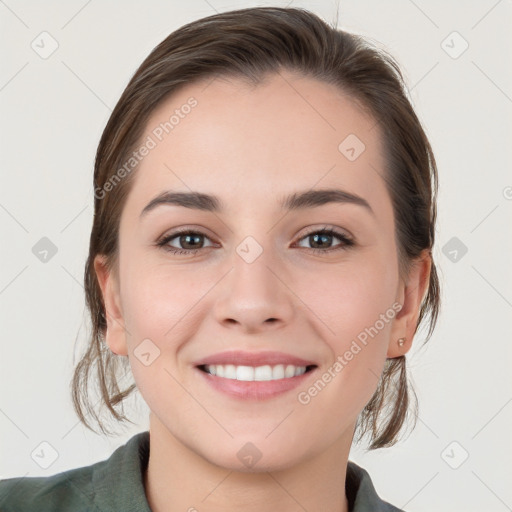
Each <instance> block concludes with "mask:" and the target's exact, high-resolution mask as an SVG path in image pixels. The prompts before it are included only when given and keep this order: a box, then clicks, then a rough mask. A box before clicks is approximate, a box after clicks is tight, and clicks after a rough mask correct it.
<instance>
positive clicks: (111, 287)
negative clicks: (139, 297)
mask: <svg viewBox="0 0 512 512" xmlns="http://www.w3.org/2000/svg"><path fill="white" fill-rule="evenodd" d="M94 270H95V272H96V277H97V279H98V284H99V286H100V289H101V294H102V297H103V302H104V304H105V316H106V319H107V330H106V332H105V342H106V343H107V345H108V346H109V348H110V350H111V351H112V352H113V353H114V354H117V355H122V356H126V355H128V350H127V345H126V330H125V326H124V318H123V312H122V308H121V300H120V294H119V283H118V279H117V277H116V275H115V272H113V271H111V270H109V269H108V268H107V264H106V257H105V256H104V255H102V254H98V255H97V256H96V257H95V258H94Z"/></svg>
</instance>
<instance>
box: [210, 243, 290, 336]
mask: <svg viewBox="0 0 512 512" xmlns="http://www.w3.org/2000/svg"><path fill="white" fill-rule="evenodd" d="M269 252H270V251H266V250H264V251H263V252H262V253H261V254H260V255H259V256H258V257H257V258H256V259H255V260H254V261H252V262H250V263H249V262H248V261H250V260H247V259H244V257H241V256H240V255H239V254H238V253H237V254H234V256H233V258H232V260H231V262H232V268H231V270H230V271H229V272H228V273H227V275H226V276H225V277H224V279H223V280H222V282H221V283H219V289H218V290H217V293H218V295H217V297H216V301H215V305H214V314H215V317H216V320H217V321H218V322H219V323H222V324H224V327H227V328H231V329H239V330H240V331H241V332H244V333H252V334H255V333H258V332H265V331H268V330H275V329H279V328H282V327H283V326H285V325H287V324H289V322H290V321H291V319H292V317H293V314H294V308H293V293H292V292H291V291H290V288H289V287H288V286H287V285H286V275H285V274H286V273H285V272H284V270H283V268H282V266H281V265H280V264H279V262H277V260H275V259H271V258H270V255H269Z"/></svg>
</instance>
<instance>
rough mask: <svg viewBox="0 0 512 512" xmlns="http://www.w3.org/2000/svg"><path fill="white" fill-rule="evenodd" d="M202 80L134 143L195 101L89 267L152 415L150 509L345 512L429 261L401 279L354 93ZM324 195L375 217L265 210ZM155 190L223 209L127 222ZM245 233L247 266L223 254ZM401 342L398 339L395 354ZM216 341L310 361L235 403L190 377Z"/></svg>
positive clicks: (369, 136)
mask: <svg viewBox="0 0 512 512" xmlns="http://www.w3.org/2000/svg"><path fill="white" fill-rule="evenodd" d="M208 83H209V85H208V86H207V87H206V85H207V84H208ZM208 83H206V82H204V83H196V84H193V85H187V86H186V87H185V88H184V89H183V90H181V91H180V92H179V93H177V94H175V95H174V96H172V97H171V98H169V99H167V100H166V101H165V102H164V103H162V104H161V105H160V106H159V107H158V108H157V109H156V110H155V111H154V112H153V113H152V115H151V117H150V119H149V121H148V123H147V125H146V133H145V134H144V135H143V137H142V139H141V140H143V139H145V138H146V137H147V136H148V135H150V134H151V133H152V130H153V129H154V127H156V126H158V124H159V123H160V122H163V121H165V120H168V119H169V116H170V115H171V114H172V113H173V111H174V110H175V109H176V108H179V107H180V106H181V105H183V104H184V103H186V102H187V99H188V98H189V97H190V96H194V97H195V98H196V99H197V101H198V105H197V106H196V107H195V108H194V109H193V110H192V111H191V113H190V114H189V115H188V116H186V118H184V119H182V120H180V124H179V125H177V126H176V127H175V128H174V130H173V131H172V133H171V134H169V135H167V136H166V137H165V138H164V139H163V140H162V141H161V142H160V143H159V144H158V145H157V146H156V147H155V148H154V149H152V150H151V151H150V152H149V154H148V155H147V156H146V157H145V158H144V159H143V160H142V161H141V163H140V165H139V167H138V169H137V171H136V175H135V176H134V178H135V180H134V182H133V188H132V189H131V191H130V193H129V195H128V198H127V201H126V204H125V206H124V209H123V212H122V216H121V221H120V231H119V261H118V266H116V268H115V271H113V272H111V273H109V272H108V270H107V269H106V267H105V261H104V258H103V257H102V256H98V257H97V258H96V260H95V269H96V273H97V276H98V280H99V283H100V287H101V289H102V292H103V296H104V298H105V305H106V310H107V320H108V322H107V323H108V326H107V332H106V342H107V343H108V345H109V347H110V349H111V350H112V351H113V352H115V353H116V354H119V355H120V356H128V357H129V360H130V364H131V368H132V371H133V375H134V378H135V382H136V384H137V386H138V389H139V390H140V393H141V394H142V396H143V398H144V400H145V401H146V402H147V404H148V406H149V408H150V410H151V414H150V452H151V453H150V458H149V465H148V471H147V473H146V475H145V488H146V495H147V498H148V502H149V504H150V506H151V509H152V510H153V511H155V512H167V511H174V510H184V511H185V510H189V509H190V508H191V507H195V508H196V509H197V510H199V511H201V512H202V511H206V510H207V511H212V512H213V511H220V510H222V511H230V510H240V509H241V508H242V509H243V510H245V511H253V510H254V511H259V512H261V511H267V510H268V511H270V510H283V511H292V510H298V509H299V508H300V507H303V508H305V509H306V510H308V511H310V512H312V511H323V512H330V511H338V512H339V511H347V510H348V504H347V500H346V495H345V488H344V482H345V476H346V466H347V461H348V456H349V451H350V447H351V443H352V439H353V435H354V429H355V423H356V420H357V417H358V415H359V413H360V412H361V410H362V409H363V408H364V406H365V405H366V403H367V402H368V401H369V400H370V398H371V397H372V395H373V394H374V392H375V390H376V387H377V384H378V376H379V375H380V374H381V372H382V369H383V366H384V363H385V360H386V358H387V357H388V358H392V357H398V356H400V355H403V354H405V353H406V352H407V351H408V350H409V349H410V347H411V343H412V339H413V335H414V329H415V326H416V323H417V319H418V313H419V308H420V305H421V301H422V299H423V297H424V295H425V292H426V287H427V283H428V276H429V272H430V258H429V256H428V254H427V253H425V254H424V255H422V258H420V259H419V260H418V261H417V262H416V264H415V265H413V267H412V268H411V271H410V273H409V275H408V276H407V278H406V279H405V280H401V279H400V277H399V272H398V258H397V246H396V242H395V235H394V232H395V223H394V215H393V209H392V204H391V199H390V196H389V194H388V191H387V189H386V187H385V184H384V181H383V179H382V177H381V176H380V174H383V173H384V160H383V156H382V155H383V150H382V142H381V139H380V133H379V130H378V125H376V123H375V121H374V120H373V119H372V118H370V117H368V116H367V115H366V114H365V113H364V112H363V111H362V110H361V109H360V108H358V107H357V105H356V104H355V103H354V102H353V101H352V100H351V99H350V97H348V96H346V95H344V94H343V93H342V92H341V91H339V90H338V89H337V88H336V87H334V86H332V85H329V84H325V83H322V82H319V81H316V80H314V79H312V78H304V77H301V76H298V75H295V74H292V73H290V72H286V73H284V72H283V73H282V74H281V75H279V74H276V75H272V76H270V77H269V78H268V79H267V81H266V82H265V83H263V84H260V85H258V86H257V87H250V86H248V85H246V84H244V83H243V82H241V81H239V80H237V79H231V80H227V79H220V78H218V79H216V80H215V81H213V82H211V83H210V81H209V82H208ZM349 134H356V135H357V137H358V138H359V139H360V140H361V141H363V142H364V144H365V146H366V149H365V151H364V152H363V153H362V154H361V155H360V156H359V157H358V158H357V159H356V160H355V161H349V160H348V159H347V158H346V157H345V156H344V155H343V154H342V153H341V152H340V151H339V150H338V146H339V144H340V142H341V141H343V140H344V139H345V138H346V137H347V136H348V135H349ZM331 187H332V188H340V189H343V190H346V191H349V192H351V193H354V194H357V195H359V196H361V197H363V198H364V199H365V200H366V201H367V202H368V203H369V204H370V206H371V208H372V210H373V212H374V214H372V213H371V212H369V211H368V210H367V209H365V208H363V207H361V206H359V205H355V204H337V203H330V204H326V205H323V206H320V207H317V208H309V209H305V210H298V211H290V212H282V211H281V210H280V208H279V202H280V200H281V198H282V197H284V196H285V195H287V194H289V193H292V192H299V191H304V190H310V189H312V188H314V189H320V188H331ZM166 190H175V191H183V192H190V191H192V190H193V191H199V192H203V193H209V194H214V195H217V196H219V198H220V199H222V201H223V202H224V203H225V204H226V206H227V210H226V211H225V212H224V213H211V212H205V211H200V210H192V209H188V208H184V207H180V206H174V205H165V206H160V207H157V208H155V209H154V210H153V211H151V212H149V213H148V214H147V215H146V216H144V217H143V218H142V220H140V219H139V216H140V213H141V211H142V210H143V208H144V207H145V206H146V205H147V204H148V203H149V202H150V201H151V199H153V198H154V197H155V196H156V195H158V194H159V193H161V192H163V191H166ZM325 225H329V227H332V228H335V229H337V230H338V231H340V232H342V233H344V234H347V235H350V236H351V237H352V238H353V239H354V241H355V245H354V246H352V247H348V248H344V249H342V250H337V251H333V250H332V249H331V251H330V252H329V248H331V247H338V246H339V245H340V244H341V243H342V242H341V241H340V240H339V239H338V238H336V237H333V238H330V239H327V241H326V242H324V245H322V244H321V243H320V245H314V240H312V239H311V237H309V236H306V235H308V234H309V233H310V232H312V233H314V230H315V229H317V230H320V229H322V228H323V227H324V226H325ZM178 227H190V228H191V229H192V228H193V229H196V230H199V231H201V232H203V233H205V237H200V238H199V240H198V241H194V240H192V245H189V246H187V245H183V239H182V244H181V245H180V237H179V236H178V237H177V238H174V239H173V241H171V242H169V245H172V246H173V247H175V248H184V247H188V248H190V247H198V248H200V250H199V252H197V253H196V254H192V255H173V254H171V253H170V252H166V251H165V250H164V249H163V248H160V247H157V246H156V245H155V244H156V242H157V241H158V240H159V238H160V237H162V236H163V235H165V234H170V233H172V231H173V229H175V228H178ZM247 236H252V237H253V238H254V239H255V240H256V241H257V243H258V244H259V245H260V246H261V248H262V249H263V252H262V254H261V255H260V256H259V257H258V258H257V259H256V260H255V261H254V262H253V263H250V264H249V263H247V262H246V261H245V260H244V259H243V258H241V257H240V256H239V255H238V254H237V252H236V248H237V247H238V246H239V244H240V243H241V242H242V241H243V240H244V239H245V237H247ZM312 247H324V248H325V249H324V251H325V252H324V253H321V254H320V253H313V252H312V251H311V248H312ZM395 302H398V303H399V304H401V305H403V307H402V310H401V311H400V313H398V315H396V316H395V317H394V318H393V319H392V320H391V321H389V323H387V324H385V327H384V328H383V329H381V330H380V331H379V333H378V335H376V336H375V337H373V338H372V339H370V341H369V342H368V344H367V345H366V346H365V347H364V348H363V349H362V350H361V351H360V352H359V353H358V354H357V355H356V356H354V358H353V359H352V360H351V361H350V362H349V363H348V364H347V365H346V366H345V367H344V368H343V370H342V371H341V372H339V373H338V374H337V375H336V377H335V378H333V379H332V380H331V382H329V383H328V384H327V385H326V386H325V388H324V389H323V390H322V391H321V392H320V393H318V394H317V396H315V397H314V398H312V399H311V401H310V403H308V404H307V405H303V404H301V403H299V402H298V400H297V394H298V393H299V392H300V391H304V390H307V389H308V387H310V386H311V385H312V384H313V383H314V382H315V380H317V379H318V378H319V377H320V376H321V374H322V373H323V372H324V371H326V370H327V369H328V368H329V367H331V366H332V365H333V363H334V362H335V360H336V358H337V357H338V356H339V355H342V354H344V353H345V352H346V350H348V349H349V348H350V345H351V342H352V340H354V339H355V338H356V337H357V335H358V334H359V333H360V332H361V331H363V330H364V329H365V328H366V327H369V326H372V325H374V324H375V322H376V320H378V319H379V315H381V314H382V313H385V312H386V311H387V310H389V308H391V306H392V304H393V303H395ZM270 318H273V319H274V321H267V319H270ZM128 333H129V334H128ZM400 337H405V338H406V339H407V341H406V343H405V345H404V346H402V347H400V346H398V345H397V339H398V338H400ZM147 338H149V339H150V340H151V342H152V343H153V344H154V345H155V346H157V347H158V349H159V350H160V355H159V356H158V357H157V358H156V359H155V360H154V361H153V362H152V363H151V364H150V365H149V366H145V365H144V364H141V362H140V361H139V360H138V358H137V357H135V355H134V350H135V349H136V348H137V346H138V345H139V344H140V343H141V341H142V340H144V339H147ZM227 349H242V350H247V351H262V350H278V351H283V352H287V353H290V354H294V355H297V356H299V357H303V358H305V359H308V360H313V361H315V362H316V364H317V365H318V367H319V368H318V369H317V370H316V371H315V374H314V375H315V376H314V377H313V376H312V375H310V376H309V378H308V380H306V381H305V384H304V385H302V386H300V387H299V388H298V389H295V390H292V391H290V392H287V393H285V394H283V395H280V396H278V397H275V398H272V399H269V400H263V401H243V400H240V399H236V398H232V397H229V396H226V395H224V394H221V393H219V392H218V391H216V390H214V389H212V388H211V387H210V386H209V385H207V384H206V383H205V382H204V380H203V378H202V376H201V375H200V374H198V370H197V369H195V368H194V362H195V361H197V360H198V359H199V358H202V357H205V356H209V355H212V354H215V353H217V352H220V351H223V350H227ZM247 442H251V443H253V444H254V445H255V446H256V447H257V449H258V450H259V451H260V452H261V454H262V457H261V459H260V460H259V461H258V462H257V463H256V464H255V465H254V466H253V467H252V468H248V467H245V466H244V465H243V464H242V463H241V462H240V460H239V459H238V457H237V452H238V451H239V450H240V449H241V448H242V447H243V446H244V445H245V444H246V443H247Z"/></svg>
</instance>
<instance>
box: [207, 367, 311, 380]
mask: <svg viewBox="0 0 512 512" xmlns="http://www.w3.org/2000/svg"><path fill="white" fill-rule="evenodd" d="M199 368H200V369H201V370H203V371H204V372H206V373H209V374H210V375H215V376H217V377H223V378H225V379H231V380H240V381H269V380H280V379H290V378H292V377H297V376H299V375H302V374H303V373H306V372H307V371H308V370H310V369H312V368H313V365H311V366H295V365H293V364H288V365H283V364H277V365H275V366H270V365H264V366H256V367H254V366H241V365H240V366H236V365H233V364H226V365H222V364H212V365H202V366H200V367H199Z"/></svg>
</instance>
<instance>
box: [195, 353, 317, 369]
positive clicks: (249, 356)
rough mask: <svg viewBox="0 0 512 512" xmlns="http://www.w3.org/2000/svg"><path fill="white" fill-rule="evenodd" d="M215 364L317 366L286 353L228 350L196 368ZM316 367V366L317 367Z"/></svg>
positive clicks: (204, 361)
mask: <svg viewBox="0 0 512 512" xmlns="http://www.w3.org/2000/svg"><path fill="white" fill-rule="evenodd" d="M213 364H220V365H224V364H233V365H235V366H256V367H257V366H265V365H270V366H273V365H277V364H291V365H294V366H311V365H315V363H314V362H312V361H307V360H306V359H302V358H301V357H297V356H293V355H291V354H286V353H284V352H274V351H263V352H244V351H242V350H228V351H225V352H219V353H217V354H213V355H211V356H208V357H205V358H204V359H201V360H199V361H197V362H196V363H195V365H196V366H202V365H213ZM315 366H316V365H315Z"/></svg>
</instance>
